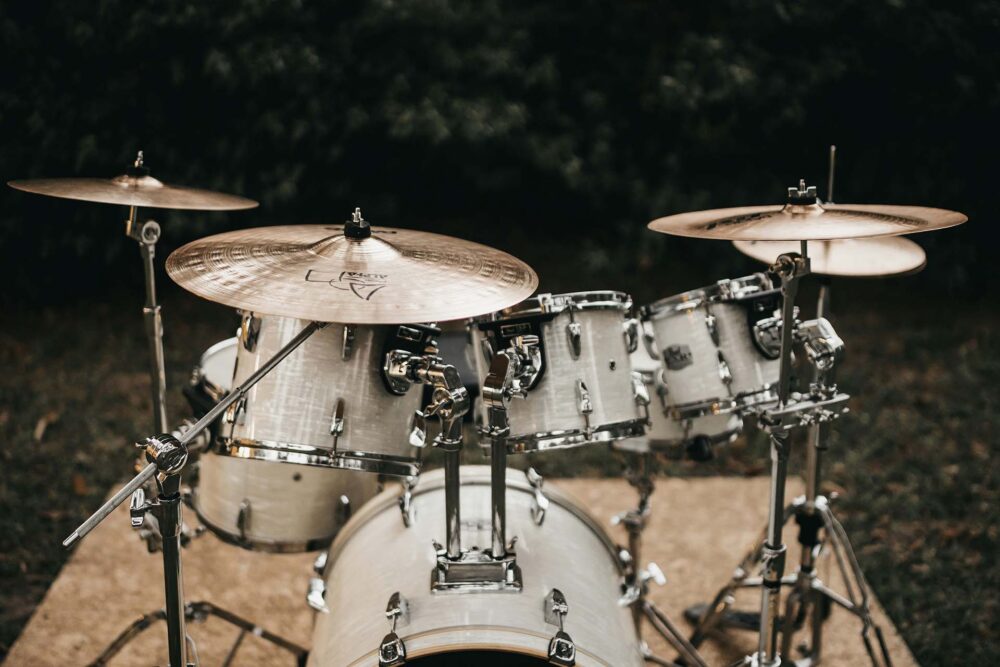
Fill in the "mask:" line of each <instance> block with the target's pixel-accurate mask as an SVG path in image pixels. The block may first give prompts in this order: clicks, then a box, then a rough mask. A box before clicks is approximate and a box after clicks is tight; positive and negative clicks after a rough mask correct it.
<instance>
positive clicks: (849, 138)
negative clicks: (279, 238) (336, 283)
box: [0, 0, 1000, 665]
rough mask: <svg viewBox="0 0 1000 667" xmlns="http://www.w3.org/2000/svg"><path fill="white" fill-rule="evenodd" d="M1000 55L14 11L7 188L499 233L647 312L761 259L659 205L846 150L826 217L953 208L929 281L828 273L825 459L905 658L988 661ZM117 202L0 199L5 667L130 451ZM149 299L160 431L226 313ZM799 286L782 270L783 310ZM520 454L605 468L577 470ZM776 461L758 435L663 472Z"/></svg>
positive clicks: (529, 20) (164, 247)
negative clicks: (128, 177) (140, 184)
mask: <svg viewBox="0 0 1000 667" xmlns="http://www.w3.org/2000/svg"><path fill="white" fill-rule="evenodd" d="M998 44H1000V3H997V2H986V1H979V2H977V1H970V2H964V3H950V2H934V1H931V0H914V1H908V0H889V1H887V0H846V1H831V2H825V3H799V2H781V1H775V0H770V1H764V0H741V1H739V2H736V1H732V2H717V3H681V2H667V1H653V0H625V1H622V2H613V3H610V2H591V1H587V0H583V1H581V0H576V1H574V2H551V1H550V2H544V3H539V2H499V1H496V0H476V1H462V0H410V1H408V2H395V1H393V0H377V1H371V0H370V1H360V0H355V1H341V2H295V1H292V0H280V1H268V0H252V1H251V0H246V1H238V0H229V1H226V2H218V3H199V2H190V1H181V0H162V1H161V2H157V3H136V2H125V1H123V0H102V1H100V2H94V3H79V2H72V1H70V0H55V1H51V2H44V1H43V2H3V3H0V49H2V51H0V59H2V62H3V66H2V67H0V129H2V132H0V147H2V148H0V176H2V177H3V180H4V181H7V180H10V179H15V178H40V177H58V176H94V177H111V176H114V175H117V174H120V173H122V172H123V171H124V169H125V167H127V166H128V165H129V164H130V163H131V162H132V160H133V159H134V158H135V153H136V151H137V150H140V149H141V150H143V151H145V156H146V164H147V165H148V166H149V167H150V168H151V169H152V175H154V176H156V177H158V178H160V179H161V180H165V181H167V182H170V183H176V184H183V185H192V186H197V187H204V188H212V189H218V190H222V191H227V192H233V193H239V194H243V195H246V196H248V197H252V198H254V199H257V200H259V201H260V202H261V206H260V208H259V209H256V210H254V211H250V212H246V213H233V214H201V213H179V212H172V211H146V214H147V216H149V217H153V218H155V219H156V220H158V221H159V222H160V223H161V224H162V226H163V229H164V236H163V240H162V241H161V244H160V250H161V252H160V257H159V259H160V260H162V259H163V258H165V257H166V256H167V254H168V253H169V252H170V251H171V250H172V249H174V248H176V247H178V246H180V245H182V244H183V243H186V242H187V241H190V240H192V239H194V238H198V237H201V236H205V235H208V234H211V233H216V232H220V231H225V230H228V229H236V228H241V227H248V226H256V225H274V224H291V223H330V222H340V221H343V220H344V219H346V217H347V216H348V215H349V212H350V211H351V210H353V208H354V207H355V206H361V207H362V209H363V211H364V213H365V217H366V218H367V219H369V220H370V221H371V222H372V223H373V224H376V225H380V224H381V225H387V226H399V227H410V228H418V229H425V230H429V231H434V232H439V233H445V234H451V235H455V236H460V237H463V238H466V239H470V240H474V241H478V242H481V243H486V244H489V245H492V246H495V247H498V248H501V249H503V250H506V251H508V252H510V253H512V254H514V255H516V256H518V257H520V258H522V259H524V260H525V261H527V262H528V263H529V264H531V265H532V266H534V267H535V268H536V269H537V271H538V273H539V275H540V278H541V290H542V291H554V292H558V291H576V290H585V289H620V290H625V291H628V292H630V293H632V295H633V296H634V298H635V300H636V302H637V303H647V302H649V301H651V300H653V299H656V298H660V297H663V296H668V295H670V294H674V293H677V292H681V291H684V290H688V289H691V288H695V287H699V286H703V285H707V284H710V283H712V282H714V281H716V280H718V279H722V278H732V277H738V276H742V275H745V274H747V273H750V272H752V271H755V270H758V268H759V267H758V266H756V265H755V264H754V263H753V262H752V261H751V260H749V259H747V258H744V257H742V256H741V255H740V254H739V253H737V252H736V251H735V250H734V249H733V248H732V247H731V246H730V245H729V244H728V243H725V242H711V241H697V240H686V239H680V238H667V237H663V236H660V235H656V234H653V233H652V232H650V231H648V230H647V229H646V222H648V220H650V219H652V218H654V217H658V216H661V215H667V214H670V213H676V212H681V211H686V210H695V209H702V208H715V207H722V206H732V205H748V204H769V203H780V202H781V201H782V200H783V197H784V192H785V188H787V187H788V186H790V185H795V184H797V183H798V179H799V178H805V179H806V180H807V181H808V182H809V183H810V184H816V185H818V186H820V194H821V196H825V183H826V176H827V151H828V147H829V145H830V144H836V145H837V147H838V171H837V185H836V192H835V195H836V197H835V198H836V200H837V201H838V202H842V203H853V202H857V203H890V204H919V205H930V206H939V207H943V208H951V209H956V210H959V211H962V212H964V213H966V214H967V215H968V216H969V219H970V222H969V223H968V224H966V225H964V226H961V227H958V228H955V229H950V230H945V231H941V232H937V233H930V234H925V235H918V236H916V237H911V238H913V239H914V240H915V241H917V242H918V243H919V244H920V245H921V246H923V247H924V248H925V249H926V251H927V255H928V265H927V268H926V269H925V270H924V271H923V272H922V273H920V274H919V275H916V276H910V277H905V278H894V279H887V280H875V281H848V280H841V281H835V282H834V292H833V313H834V314H833V317H832V318H831V319H832V320H833V322H834V324H835V325H836V327H837V330H838V332H839V333H840V335H841V337H842V338H844V340H845V342H846V343H847V350H848V355H847V360H846V361H845V364H844V370H843V371H842V372H841V373H840V381H841V387H842V388H843V389H844V390H846V391H847V392H849V393H850V394H852V395H853V396H854V399H853V400H852V404H851V406H852V413H851V414H850V415H849V416H848V417H846V418H845V419H842V420H840V422H839V424H838V426H837V427H836V429H834V436H833V439H832V443H831V453H830V455H829V456H828V458H827V460H828V462H829V464H828V466H827V473H828V475H827V477H828V478H829V480H830V482H829V486H828V490H831V489H832V490H835V491H838V492H839V493H840V494H841V495H842V499H841V501H840V512H841V513H842V515H843V516H842V518H843V519H844V521H845V523H846V525H847V528H848V530H849V531H850V533H851V534H852V536H853V538H854V540H855V545H856V547H857V548H858V550H859V552H860V558H861V561H862V564H863V566H864V567H865V570H866V573H867V575H868V577H869V580H870V581H871V583H872V585H873V587H874V588H875V590H876V592H877V594H878V596H879V597H880V599H881V601H882V603H883V604H884V606H885V607H886V608H887V611H888V613H889V615H890V616H891V617H892V619H893V620H894V622H895V623H896V624H897V625H898V626H899V628H900V630H901V631H902V633H903V635H904V637H905V638H906V640H907V641H908V642H909V644H910V646H911V647H912V649H913V651H914V653H915V655H916V657H917V659H918V660H920V661H921V662H922V663H924V664H933V665H945V664H984V663H987V662H994V661H996V660H997V659H1000V645H998V640H997V634H996V631H995V628H996V625H997V623H998V621H1000V562H998V559H997V558H996V554H997V553H1000V469H998V466H997V464H996V462H995V459H994V458H993V454H994V449H995V445H996V442H997V440H996V422H997V417H996V413H997V408H998V405H997V403H998V391H997V388H996V386H997V383H996V378H997V376H998V373H1000V343H998V340H997V335H996V333H995V325H996V323H997V320H998V313H997V308H996V306H995V304H996V296H995V294H994V293H993V292H992V290H993V289H996V288H997V283H996V280H995V276H996V257H997V255H996V252H997V250H996V247H997V246H996V244H995V243H994V241H995V240H996V238H997V235H996V234H995V233H994V231H993V230H994V228H995V214H996V204H995V199H996V197H995V190H994V188H995V187H996V181H997V177H998V175H1000V174H998V171H1000V170H998V168H997V160H996V156H997V149H998V148H1000V146H998V145H997V144H998V142H997V133H996V131H995V127H994V125H995V123H996V121H997V119H998V118H1000V115H998V113H1000V82H998V79H997V77H996V72H997V71H1000V48H998ZM125 216H126V211H125V210H124V209H122V208H116V207H112V206H104V205H96V204H83V203H76V202H69V201H62V200H56V199H47V198H43V197H37V196H31V195H27V194H24V193H21V192H16V191H14V190H11V189H9V188H6V187H5V188H3V189H2V190H0V263H2V264H0V265H2V273H0V275H2V287H0V312H2V319H0V322H2V325H0V363H2V369H3V371H4V372H3V373H2V374H0V658H2V656H3V655H4V653H5V652H6V649H7V647H9V645H10V644H11V643H12V642H13V640H14V639H15V638H16V636H17V634H18V633H19V631H20V629H21V628H22V627H23V625H24V623H25V622H26V621H27V619H28V618H29V616H30V614H31V612H32V610H33V609H34V607H35V605H36V604H37V603H38V602H39V600H40V599H41V597H42V595H43V594H44V592H45V590H46V588H47V586H48V585H49V584H50V583H51V581H52V580H53V578H54V577H55V576H56V574H57V573H58V570H59V567H60V566H61V565H62V563H63V562H64V561H65V559H66V557H67V554H66V552H64V550H63V549H62V548H61V547H60V546H59V542H60V541H61V539H62V538H63V537H65V535H66V534H68V532H70V531H71V530H72V529H73V528H74V527H75V526H76V524H77V523H78V522H79V521H80V520H82V519H83V518H85V516H86V515H87V514H88V513H89V512H90V511H92V510H93V509H95V508H96V507H97V506H98V504H99V503H100V501H101V499H102V498H103V497H104V495H105V493H106V492H107V491H108V489H109V487H110V485H111V484H113V483H114V482H116V481H117V480H119V479H121V478H122V477H124V476H125V475H126V474H127V473H128V471H129V466H130V463H131V458H132V456H133V452H132V449H131V445H130V443H131V442H132V441H133V440H134V439H135V438H138V437H141V436H144V435H148V430H149V425H148V422H149V417H148V414H149V413H148V410H149V405H148V403H149V399H148V389H147V386H148V385H147V382H148V379H147V376H146V374H145V373H146V357H145V354H146V352H145V339H144V330H143V326H142V321H141V317H140V308H141V298H142V274H141V265H140V262H139V260H138V252H137V248H136V245H135V243H134V242H133V241H131V240H130V239H128V238H126V237H125V236H124V233H123V230H124V226H123V223H124V219H125ZM160 286H161V290H162V300H163V302H164V318H165V327H166V334H165V345H166V350H167V357H168V365H169V367H168V373H169V377H168V380H169V382H170V389H171V394H170V400H171V405H170V408H171V415H172V419H173V418H176V419H179V418H180V417H182V416H184V415H186V414H187V411H186V408H185V406H184V403H183V400H182V399H181V396H180V393H179V387H180V386H181V385H182V383H183V382H185V381H186V379H187V376H188V375H189V373H190V370H191V367H192V365H193V363H194V362H195V361H196V360H197V358H198V356H199V355H200V354H201V352H202V351H203V350H204V349H205V348H207V347H208V346H209V345H210V344H212V343H213V342H215V341H217V340H219V339H221V338H225V337H228V336H230V335H232V333H231V332H232V331H233V327H234V325H235V318H234V316H233V314H232V313H231V311H228V310H227V309H225V308H223V307H221V306H216V305H213V304H208V303H205V302H201V301H198V300H197V299H196V298H195V297H193V296H190V295H187V294H185V293H184V292H182V291H181V290H179V289H178V288H176V287H175V286H174V285H172V284H171V283H170V281H169V279H168V278H166V276H165V274H161V276H160ZM814 297H815V290H814V288H810V287H809V286H805V287H804V289H803V293H802V295H801V303H802V304H803V310H804V312H809V311H810V310H811V303H812V302H813V301H814ZM539 462H540V464H541V467H542V468H545V467H546V466H548V470H543V471H546V472H552V473H559V474H607V475H612V474H619V472H620V468H619V467H618V464H617V463H616V462H615V461H614V460H613V459H611V458H610V457H603V458H602V455H599V454H589V455H588V456H587V457H586V459H585V460H583V461H580V462H578V463H576V464H574V465H573V466H572V467H571V466H569V465H568V463H567V462H566V461H561V460H558V459H555V458H553V459H552V460H544V461H543V460H541V459H539ZM766 467H767V456H766V445H765V443H764V441H763V438H761V437H760V436H759V434H754V433H752V432H751V433H749V434H747V436H745V437H743V438H741V439H740V440H739V441H737V442H736V443H734V445H733V446H732V447H731V448H729V450H727V451H725V452H723V453H722V454H721V456H720V457H719V458H717V459H716V460H715V461H713V462H710V463H707V464H699V465H693V464H689V463H676V462H675V463H668V464H665V468H664V472H665V473H666V474H676V475H692V474H729V475H734V474H735V475H750V474H762V473H764V472H765V471H766ZM794 469H796V466H795V464H794V463H793V470H794ZM792 539H793V538H792ZM661 565H664V566H666V567H668V566H669V564H661ZM719 574H720V583H721V581H722V579H723V578H724V577H725V576H726V574H727V573H725V572H720V573H719Z"/></svg>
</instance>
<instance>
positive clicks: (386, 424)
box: [217, 314, 438, 475]
mask: <svg viewBox="0 0 1000 667" xmlns="http://www.w3.org/2000/svg"><path fill="white" fill-rule="evenodd" d="M304 324H305V322H304V321H303V320H298V319H294V318H289V317H276V316H270V315H255V314H246V315H244V317H243V323H242V326H241V329H240V335H239V337H238V338H239V340H238V343H237V350H236V373H235V377H234V380H233V381H234V382H235V383H236V384H239V383H240V382H242V381H243V380H244V379H245V378H246V377H248V376H249V375H250V374H251V373H252V372H254V371H255V370H256V369H257V368H258V366H259V364H260V363H261V361H262V360H265V359H267V358H269V357H270V356H271V355H272V354H274V352H275V351H276V350H278V349H280V348H281V346H282V345H284V344H285V343H287V342H288V340H290V339H291V338H292V336H294V335H295V333H296V332H297V331H299V330H300V329H301V328H302V326H303V325H304ZM437 333H438V330H437V329H435V328H433V327H428V326H424V325H417V324H407V325H380V326H369V325H361V324H357V325H354V324H329V325H327V326H326V327H325V328H323V329H322V330H320V331H318V332H317V333H316V334H314V335H313V337H312V338H310V339H309V340H308V341H306V342H305V343H304V344H303V345H302V346H301V347H300V348H299V349H297V350H296V351H295V352H294V353H292V354H291V355H289V356H288V358H287V359H286V360H285V361H284V362H283V363H282V364H281V365H280V366H278V367H277V368H275V369H274V371H272V372H271V373H270V374H268V375H267V376H265V377H264V378H263V379H262V380H261V381H260V382H259V383H258V384H257V385H256V386H254V387H253V389H251V390H250V391H249V392H248V393H247V395H246V396H245V397H244V398H243V399H241V400H240V401H238V402H236V403H234V404H233V405H232V407H231V408H230V409H229V411H228V412H226V414H225V415H224V416H223V424H222V428H221V434H222V437H221V438H220V442H219V443H218V445H217V450H218V452H219V453H221V454H228V455H230V456H235V457H240V458H251V459H259V460H265V461H276V462H282V463H292V464H301V465H309V466H321V467H328V468H339V469H344V470H360V471H364V472H373V473H381V474H387V475H415V474H417V473H419V471H420V459H421V448H422V447H423V446H424V420H423V416H422V414H421V412H420V409H421V407H422V400H421V399H422V396H423V392H422V388H420V387H417V388H415V389H413V388H411V387H410V383H409V382H407V381H405V380H397V379H392V378H390V377H389V375H388V374H387V372H386V370H385V368H386V364H387V363H388V360H389V355H390V353H396V354H400V353H401V354H404V355H406V354H412V355H419V354H422V353H423V352H424V351H425V350H427V349H428V348H430V347H432V346H433V337H434V336H435V335H436V334H437Z"/></svg>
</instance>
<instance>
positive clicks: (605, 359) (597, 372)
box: [470, 292, 645, 453]
mask: <svg viewBox="0 0 1000 667" xmlns="http://www.w3.org/2000/svg"><path fill="white" fill-rule="evenodd" d="M605 295H610V296H609V297H606V296H605ZM630 307H631V300H630V299H629V297H628V295H626V294H622V293H620V292H607V293H601V292H592V293H579V294H557V295H539V296H538V297H533V298H531V299H528V300H527V301H525V302H523V303H522V304H519V305H518V306H516V307H514V308H512V309H509V310H507V311H503V313H501V314H499V315H498V316H495V317H494V319H492V320H491V322H504V321H507V320H517V319H522V318H523V317H525V316H528V317H531V316H535V317H538V318H540V319H541V320H542V321H541V322H540V328H541V338H542V345H543V348H544V355H543V362H542V363H543V366H544V371H543V373H542V375H541V377H540V379H539V380H538V382H537V384H535V386H533V387H531V388H530V389H529V391H528V395H527V397H526V398H523V399H522V398H516V397H515V398H514V399H512V400H511V402H510V407H509V408H508V418H509V420H510V433H511V435H510V436H508V438H507V447H508V450H509V451H510V452H512V453H516V452H524V451H537V450H545V449H556V448H564V447H573V446H578V445H585V444H591V443H594V442H606V441H611V440H617V439H620V438H623V437H632V436H636V435H642V433H643V429H644V423H645V410H644V409H641V408H640V406H639V405H638V403H637V402H636V395H635V389H634V386H633V381H632V367H631V364H630V361H629V350H628V342H627V334H626V320H625V313H626V312H627V311H628V309H629V308H630ZM553 311H554V312H553ZM545 317H548V318H550V319H547V321H546V320H544V319H543V318H545ZM571 323H576V324H578V325H579V332H580V336H579V354H575V353H574V350H573V346H572V343H571V341H570V335H569V333H568V331H569V326H570V324H571ZM470 332H471V339H472V355H473V357H474V361H475V368H476V373H477V375H478V377H479V379H480V382H482V381H483V379H484V378H485V377H486V375H487V373H488V372H489V367H490V357H489V352H488V349H489V343H486V344H484V338H485V334H484V332H483V331H482V329H481V327H480V326H479V322H473V323H472V324H471V325H470ZM583 403H586V404H587V408H589V410H590V413H589V414H586V413H585V411H584V410H583V409H581V407H582V404H583ZM478 404H479V412H480V419H481V420H482V423H486V421H487V408H486V405H485V402H484V401H479V402H478Z"/></svg>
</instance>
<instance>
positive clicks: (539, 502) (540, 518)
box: [524, 467, 549, 526]
mask: <svg viewBox="0 0 1000 667" xmlns="http://www.w3.org/2000/svg"><path fill="white" fill-rule="evenodd" d="M524 476H525V477H526V478H527V479H528V484H530V485H531V488H532V490H533V491H534V494H535V497H534V499H533V500H532V501H531V519H532V520H533V521H534V522H535V524H536V525H539V526H540V525H542V523H544V522H545V513H546V512H547V511H548V509H549V499H548V498H547V497H546V495H545V493H544V492H543V491H542V484H544V483H545V478H544V477H542V476H541V475H539V474H538V471H537V470H535V469H534V468H530V467H529V468H528V469H527V470H525V471H524Z"/></svg>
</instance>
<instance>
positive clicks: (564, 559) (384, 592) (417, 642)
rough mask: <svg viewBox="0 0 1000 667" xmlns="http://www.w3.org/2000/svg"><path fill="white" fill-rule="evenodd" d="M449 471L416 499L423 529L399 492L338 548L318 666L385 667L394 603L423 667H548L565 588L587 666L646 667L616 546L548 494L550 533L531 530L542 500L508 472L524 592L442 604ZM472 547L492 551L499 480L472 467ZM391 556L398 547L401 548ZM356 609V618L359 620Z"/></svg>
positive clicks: (466, 476) (466, 492) (569, 620)
mask: <svg viewBox="0 0 1000 667" xmlns="http://www.w3.org/2000/svg"><path fill="white" fill-rule="evenodd" d="M441 472H442V471H440V470H435V471H433V472H430V473H427V474H425V475H423V476H422V477H421V479H420V481H419V483H418V485H417V487H416V489H415V490H414V498H413V503H414V506H415V508H416V519H415V521H414V522H413V523H412V524H411V526H410V527H409V528H407V527H406V526H404V524H403V521H402V517H401V516H400V512H399V509H398V507H397V493H394V492H392V491H387V492H385V493H384V494H382V495H380V496H379V497H378V498H376V499H375V500H374V501H372V502H371V503H369V505H367V506H366V507H365V508H364V509H363V510H362V511H361V512H359V513H358V514H357V515H355V517H354V518H353V519H352V520H351V521H350V522H349V523H348V525H347V526H346V527H345V528H344V530H343V531H342V532H341V534H340V535H339V536H338V538H337V540H336V541H335V542H334V545H333V547H332V548H331V551H330V556H329V559H328V566H327V574H326V583H327V589H326V603H327V606H328V607H329V608H330V609H331V610H332V612H331V613H330V614H320V615H319V616H318V618H317V623H316V628H315V630H314V634H313V643H312V645H313V650H312V651H311V653H310V655H309V665H312V666H313V667H335V666H336V667H344V666H348V665H350V666H352V667H358V666H360V665H366V666H367V665H375V664H378V660H377V657H376V650H377V647H378V646H379V643H380V641H381V640H382V638H383V637H384V636H385V634H386V633H387V632H388V631H389V623H388V622H387V620H386V618H385V606H386V603H387V602H388V600H389V598H390V596H391V595H392V594H393V593H394V592H397V591H398V592H399V593H401V594H402V596H403V597H404V598H406V599H407V601H408V603H409V609H410V614H409V620H408V623H406V624H405V625H401V626H399V627H397V629H396V632H397V633H398V634H399V636H400V638H401V639H402V640H403V642H404V643H405V645H406V650H407V655H408V657H409V658H411V659H416V658H419V657H422V656H427V655H433V654H437V653H443V652H448V651H455V650H460V649H467V650H473V649H492V650H498V651H507V652H513V653H522V654H529V655H533V656H537V657H539V658H542V659H544V658H545V656H546V651H547V648H548V642H549V639H550V638H551V637H552V636H553V635H554V634H555V632H556V631H557V630H558V628H557V627H556V626H552V625H548V624H546V623H545V621H544V617H543V611H544V609H543V607H544V604H543V601H544V599H545V596H546V595H548V593H549V591H551V590H552V589H553V588H558V589H559V590H560V591H562V592H563V593H564V594H565V596H566V600H567V603H568V605H569V613H568V614H567V615H566V618H565V630H566V632H567V633H568V634H569V635H570V636H571V637H572V638H573V640H574V642H575V643H576V647H577V664H578V665H581V666H584V665H615V666H616V667H619V666H621V667H629V666H635V667H639V666H640V665H642V664H643V660H642V656H641V654H640V653H639V642H638V638H637V637H636V633H635V627H634V625H633V622H632V616H631V612H630V610H629V609H628V608H626V607H621V606H619V604H618V599H619V595H620V593H621V591H620V588H619V586H620V584H621V570H620V566H619V563H618V560H617V553H616V550H615V548H614V546H613V545H612V543H611V542H610V540H609V539H608V537H607V535H606V534H605V533H604V532H603V530H602V529H601V528H600V527H599V526H598V525H597V523H596V522H595V521H594V519H592V518H591V517H590V516H589V515H588V514H586V512H585V511H584V510H583V509H582V507H581V506H580V505H579V504H578V503H577V502H575V501H573V500H570V499H569V498H568V497H566V496H564V495H562V494H560V493H558V492H555V491H554V490H553V489H549V488H546V494H547V495H548V497H549V500H550V505H549V509H548V512H547V513H546V517H545V521H544V523H543V524H542V525H541V526H539V525H537V524H536V523H535V522H534V521H532V519H531V515H530V512H531V503H532V499H533V493H532V491H531V488H530V487H529V486H528V484H527V483H526V482H525V480H524V476H523V475H522V474H520V473H517V472H515V471H508V474H507V480H508V491H507V527H508V534H509V535H510V536H514V535H516V536H517V538H518V540H517V560H518V565H519V566H520V568H521V571H522V572H523V581H524V588H523V590H521V591H520V592H517V593H499V592H471V591H464V592H458V593H455V592H452V593H432V592H431V589H430V583H429V581H430V575H431V571H432V569H433V567H434V566H435V562H436V557H435V552H434V549H433V548H432V547H431V540H434V539H436V540H443V539H444V534H445V532H444V531H445V521H444V518H445V511H444V489H443V475H442V474H441ZM461 500H462V506H461V510H462V538H463V544H464V545H467V546H471V545H479V546H480V547H486V546H487V545H489V544H490V487H489V469H488V468H486V467H482V466H467V467H463V468H462V489H461ZM390 547H391V548H390ZM346 610H349V613H348V611H346Z"/></svg>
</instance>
